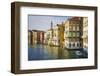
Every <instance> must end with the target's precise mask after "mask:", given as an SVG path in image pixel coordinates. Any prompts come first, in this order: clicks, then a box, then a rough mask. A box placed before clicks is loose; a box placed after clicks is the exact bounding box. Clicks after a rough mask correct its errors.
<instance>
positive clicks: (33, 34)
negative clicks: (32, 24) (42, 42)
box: [32, 30, 37, 44]
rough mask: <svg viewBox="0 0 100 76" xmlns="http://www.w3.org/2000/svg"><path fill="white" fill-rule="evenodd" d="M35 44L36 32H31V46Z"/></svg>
mask: <svg viewBox="0 0 100 76" xmlns="http://www.w3.org/2000/svg"><path fill="white" fill-rule="evenodd" d="M36 43H37V31H36V30H32V44H36Z"/></svg>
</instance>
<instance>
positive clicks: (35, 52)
mask: <svg viewBox="0 0 100 76" xmlns="http://www.w3.org/2000/svg"><path fill="white" fill-rule="evenodd" d="M79 58H88V55H87V53H86V52H85V51H84V50H67V49H64V48H61V47H54V46H48V45H43V44H34V45H29V46H28V60H29V61H31V60H53V59H79Z"/></svg>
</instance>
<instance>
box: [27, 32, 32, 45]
mask: <svg viewBox="0 0 100 76" xmlns="http://www.w3.org/2000/svg"><path fill="white" fill-rule="evenodd" d="M31 35H32V31H31V30H28V44H29V45H30V44H31V41H32V36H31Z"/></svg>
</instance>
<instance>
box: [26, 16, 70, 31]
mask: <svg viewBox="0 0 100 76" xmlns="http://www.w3.org/2000/svg"><path fill="white" fill-rule="evenodd" d="M68 18H70V17H68V16H43V15H29V16H28V29H29V30H41V31H46V30H48V29H50V26H51V21H52V23H53V27H55V26H56V25H57V24H61V23H62V22H65V21H66V20H68Z"/></svg>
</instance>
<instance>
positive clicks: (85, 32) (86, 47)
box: [82, 17, 88, 51]
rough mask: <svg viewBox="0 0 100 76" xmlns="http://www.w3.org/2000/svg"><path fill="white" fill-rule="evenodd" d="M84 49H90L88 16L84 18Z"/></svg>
mask: <svg viewBox="0 0 100 76" xmlns="http://www.w3.org/2000/svg"><path fill="white" fill-rule="evenodd" d="M82 38H83V49H84V50H85V51H87V49H88V18H87V17H84V18H83V36H82Z"/></svg>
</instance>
